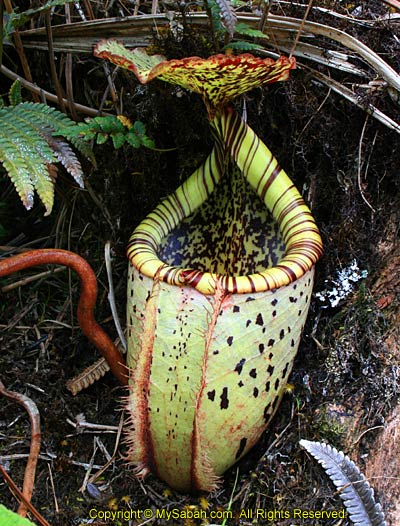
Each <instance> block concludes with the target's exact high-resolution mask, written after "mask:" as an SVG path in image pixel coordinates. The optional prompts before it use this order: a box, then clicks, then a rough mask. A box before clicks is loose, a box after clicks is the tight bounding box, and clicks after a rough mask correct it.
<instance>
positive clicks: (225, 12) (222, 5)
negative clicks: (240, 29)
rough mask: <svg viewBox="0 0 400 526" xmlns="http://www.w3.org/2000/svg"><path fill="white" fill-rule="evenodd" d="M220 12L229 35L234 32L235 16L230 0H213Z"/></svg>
mask: <svg viewBox="0 0 400 526" xmlns="http://www.w3.org/2000/svg"><path fill="white" fill-rule="evenodd" d="M215 2H216V4H217V6H218V8H219V11H220V13H221V19H222V24H223V26H224V27H225V29H226V30H227V31H228V33H229V34H230V36H231V37H233V35H234V33H235V27H236V22H237V16H236V13H235V9H234V7H233V5H232V2H231V0H215Z"/></svg>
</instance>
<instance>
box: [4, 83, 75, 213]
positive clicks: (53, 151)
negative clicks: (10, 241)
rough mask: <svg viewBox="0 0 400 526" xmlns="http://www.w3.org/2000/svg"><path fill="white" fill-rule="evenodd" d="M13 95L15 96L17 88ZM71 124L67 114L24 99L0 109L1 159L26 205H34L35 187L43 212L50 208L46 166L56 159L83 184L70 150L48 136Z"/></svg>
mask: <svg viewBox="0 0 400 526" xmlns="http://www.w3.org/2000/svg"><path fill="white" fill-rule="evenodd" d="M15 95H16V98H15V100H17V98H18V97H17V90H16V91H15ZM74 126H75V123H74V122H73V121H72V120H70V119H69V118H68V117H67V116H66V115H64V114H63V113H61V112H59V111H57V110H55V109H54V108H50V107H49V106H46V105H45V104H35V103H30V102H24V103H22V104H17V105H16V106H7V107H4V108H1V109H0V161H1V162H3V165H4V168H5V169H6V171H7V173H8V175H9V177H10V178H11V181H12V182H13V184H14V186H15V188H16V190H17V192H18V195H19V196H20V198H21V200H22V203H23V204H24V206H25V207H26V208H27V209H30V208H32V206H33V197H34V191H35V190H36V192H37V194H38V196H39V197H40V199H41V201H42V202H43V204H44V206H45V208H46V215H48V214H49V213H50V212H51V209H52V207H53V201H54V181H53V179H52V177H51V176H50V173H49V166H50V165H52V164H53V163H56V162H57V161H61V162H62V163H63V164H64V166H65V167H66V169H67V171H69V172H70V174H71V175H72V176H73V177H74V178H75V180H76V181H77V182H78V184H80V185H82V175H83V174H82V169H81V166H80V163H79V161H78V160H77V158H76V157H75V155H74V154H73V152H72V150H71V149H70V148H69V146H68V145H66V144H65V143H62V141H61V140H60V139H54V138H53V137H51V135H52V134H53V133H57V134H58V135H62V133H63V131H66V130H67V129H69V128H71V127H74Z"/></svg>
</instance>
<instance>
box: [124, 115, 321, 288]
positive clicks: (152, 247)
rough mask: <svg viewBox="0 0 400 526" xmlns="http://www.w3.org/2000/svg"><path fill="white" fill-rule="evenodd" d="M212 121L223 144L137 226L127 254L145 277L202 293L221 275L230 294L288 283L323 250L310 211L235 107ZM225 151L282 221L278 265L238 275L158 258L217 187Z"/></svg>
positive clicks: (315, 259)
mask: <svg viewBox="0 0 400 526" xmlns="http://www.w3.org/2000/svg"><path fill="white" fill-rule="evenodd" d="M213 126H214V127H215V129H216V130H217V132H218V133H219V134H220V137H221V139H222V143H221V142H220V141H217V142H216V145H215V147H214V149H213V151H212V153H211V154H210V156H209V157H208V158H207V160H206V162H205V163H204V164H203V165H202V166H201V167H200V168H198V169H197V170H196V171H195V172H194V173H193V175H192V176H191V177H190V178H189V179H188V180H187V181H186V182H185V183H183V185H182V186H180V187H179V188H178V190H177V191H176V192H175V193H174V194H172V195H171V196H169V197H168V198H167V199H165V200H164V201H163V202H162V203H161V204H160V205H158V207H157V208H156V209H155V210H154V212H152V213H151V214H150V215H149V216H148V217H147V218H146V219H145V220H144V221H143V222H142V223H141V224H140V225H139V227H138V228H137V229H136V230H135V232H134V233H133V235H132V237H131V239H130V242H129V245H128V257H129V259H130V261H131V262H132V264H133V265H134V266H136V267H137V268H138V269H139V270H140V272H141V273H143V274H145V275H147V276H153V275H155V273H158V275H159V279H161V280H163V281H166V282H167V283H169V284H171V285H178V286H184V285H190V286H194V287H195V288H196V289H197V290H198V291H199V292H202V293H204V294H213V293H214V291H215V287H216V283H217V280H220V281H221V284H222V287H223V288H224V289H225V290H226V291H227V292H230V293H247V292H255V291H258V292H261V291H265V290H271V289H276V288H279V287H281V286H283V285H287V284H288V283H291V282H292V281H293V280H294V279H297V278H299V277H300V276H302V275H303V274H304V273H305V272H306V271H307V270H309V269H310V268H311V267H312V265H313V264H314V263H315V262H316V261H317V260H318V258H319V257H320V255H321V251H322V244H321V238H320V235H319V232H318V228H317V226H316V224H315V221H314V219H313V217H312V215H311V212H310V210H309V209H308V207H307V206H306V205H305V203H304V201H303V199H302V197H301V196H300V194H299V192H298V191H297V189H296V188H295V186H294V185H293V183H292V182H291V180H290V179H289V177H288V176H287V175H286V173H285V172H284V171H283V170H282V169H281V168H280V167H279V165H278V162H277V160H276V159H275V157H274V156H273V155H272V154H271V152H270V151H269V149H268V148H267V147H266V146H265V144H264V143H263V142H262V141H261V139H260V138H259V137H258V136H257V135H256V134H255V133H254V132H253V130H251V128H250V127H249V126H247V124H245V123H244V122H243V121H242V119H241V118H240V117H239V116H238V115H237V114H236V113H235V112H234V111H233V110H229V111H226V112H224V113H222V114H220V115H219V116H218V117H216V118H215V119H214V121H213ZM222 144H225V145H226V148H227V150H224V149H223V146H222ZM226 151H227V152H228V154H229V155H230V156H231V157H232V158H233V159H234V161H235V162H236V163H237V166H238V167H239V169H240V170H241V172H242V174H243V177H244V178H245V180H246V181H248V183H249V184H250V186H251V187H252V188H253V189H254V190H255V192H256V193H257V194H258V195H259V197H260V198H261V199H262V200H263V202H264V204H265V206H266V207H267V208H268V210H270V212H271V213H272V216H273V218H274V220H275V221H276V222H277V223H278V225H279V228H280V231H281V233H282V235H283V239H284V242H285V245H286V250H285V255H284V257H283V258H282V259H281V260H280V261H279V264H278V265H275V266H273V267H270V268H266V269H262V271H260V272H257V273H254V274H247V275H239V276H232V275H223V276H219V275H218V274H215V273H212V272H203V271H200V270H198V269H193V268H190V267H189V268H184V267H176V266H171V265H168V264H167V263H166V262H165V261H162V260H160V259H159V258H158V256H157V253H156V251H157V247H158V246H159V244H160V242H161V240H162V239H163V238H164V237H165V236H166V235H167V234H168V233H169V232H170V231H171V230H172V229H173V228H175V227H176V226H177V225H178V224H179V223H180V222H181V221H182V220H183V219H185V218H187V217H189V216H190V214H192V213H193V212H194V211H195V210H196V209H197V208H198V207H199V206H200V205H201V204H202V203H204V202H205V200H206V199H207V198H208V196H209V195H210V193H211V192H212V191H213V190H214V188H215V186H216V184H217V183H218V182H219V180H220V179H221V176H222V169H223V166H224V162H225V160H224V156H225V155H226ZM191 196H193V198H192V197H191ZM187 263H188V264H189V263H190V261H188V262H187Z"/></svg>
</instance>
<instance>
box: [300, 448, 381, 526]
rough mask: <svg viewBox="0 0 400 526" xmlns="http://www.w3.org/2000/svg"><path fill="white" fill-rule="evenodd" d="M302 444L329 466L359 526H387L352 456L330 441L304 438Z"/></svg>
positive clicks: (354, 520) (319, 460)
mask: <svg viewBox="0 0 400 526" xmlns="http://www.w3.org/2000/svg"><path fill="white" fill-rule="evenodd" d="M299 443H300V445H301V447H303V448H304V449H305V450H306V451H308V453H310V455H312V456H313V457H314V458H315V459H316V460H317V461H318V462H319V463H320V464H321V466H322V467H323V468H324V469H325V471H326V473H327V474H328V476H329V477H330V479H331V480H332V482H333V483H334V485H335V486H336V488H337V489H338V491H339V494H340V498H341V499H342V500H343V502H344V505H345V507H346V509H347V511H348V513H349V516H350V519H351V520H352V521H353V523H354V524H355V526H386V522H385V517H384V514H383V512H382V507H381V505H380V504H378V503H377V502H376V501H375V498H374V491H373V489H372V488H371V487H370V485H369V483H368V481H367V480H366V478H365V476H364V475H363V474H362V473H361V472H360V470H359V469H358V467H357V466H356V465H355V464H354V462H353V461H352V460H350V458H349V457H348V456H346V455H345V454H344V453H343V452H342V451H338V450H337V449H336V448H334V447H332V446H330V445H329V444H324V443H322V442H310V441H309V440H300V442H299Z"/></svg>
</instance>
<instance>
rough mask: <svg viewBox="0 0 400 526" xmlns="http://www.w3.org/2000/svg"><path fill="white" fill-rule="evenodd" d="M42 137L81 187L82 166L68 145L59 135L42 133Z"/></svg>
mask: <svg viewBox="0 0 400 526" xmlns="http://www.w3.org/2000/svg"><path fill="white" fill-rule="evenodd" d="M44 137H45V139H46V141H47V143H48V144H49V145H50V146H51V148H52V150H53V152H54V155H55V156H56V157H57V160H58V161H59V162H60V163H61V164H62V165H63V166H64V168H65V169H66V170H67V172H68V173H69V174H70V175H72V177H73V178H74V179H75V181H76V182H77V183H78V185H79V186H80V187H81V188H83V171H82V166H81V163H80V162H79V160H78V159H77V157H76V155H75V153H74V152H73V150H72V149H71V147H70V145H69V144H67V143H66V142H65V141H63V140H62V139H60V138H59V137H52V136H50V135H44Z"/></svg>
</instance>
